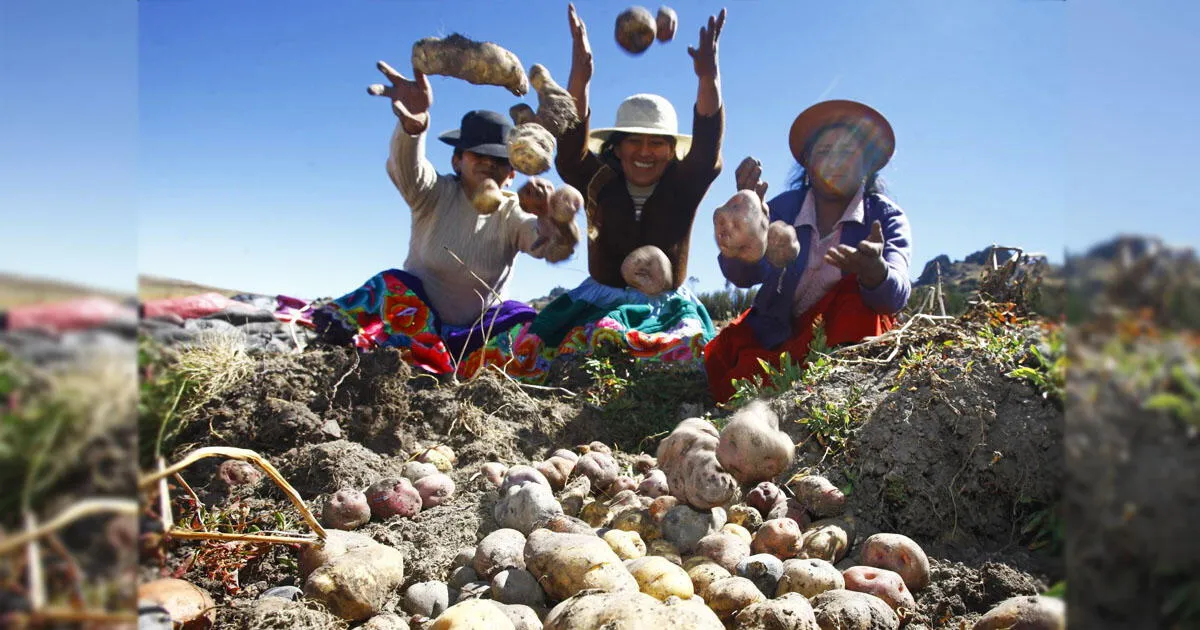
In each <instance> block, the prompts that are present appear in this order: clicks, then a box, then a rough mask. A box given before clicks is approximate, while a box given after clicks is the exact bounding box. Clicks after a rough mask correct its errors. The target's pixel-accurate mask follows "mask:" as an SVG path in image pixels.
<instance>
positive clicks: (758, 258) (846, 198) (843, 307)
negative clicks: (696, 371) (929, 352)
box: [704, 100, 912, 403]
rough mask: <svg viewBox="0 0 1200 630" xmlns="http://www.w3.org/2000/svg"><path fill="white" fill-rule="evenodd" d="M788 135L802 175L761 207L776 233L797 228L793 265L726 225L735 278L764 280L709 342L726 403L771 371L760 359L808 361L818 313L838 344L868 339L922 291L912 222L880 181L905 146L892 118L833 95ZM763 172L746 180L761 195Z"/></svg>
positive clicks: (726, 251) (748, 173)
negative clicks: (740, 383)
mask: <svg viewBox="0 0 1200 630" xmlns="http://www.w3.org/2000/svg"><path fill="white" fill-rule="evenodd" d="M788 143H789V146H790V148H791V152H792V156H793V157H795V159H796V162H797V165H798V174H797V176H796V177H795V178H794V181H793V187H792V189H791V190H788V191H786V192H784V193H781V194H779V195H778V196H776V197H774V198H773V199H771V201H770V202H769V203H767V204H766V207H765V208H764V209H763V211H764V212H767V213H768V220H769V221H770V223H771V230H772V231H773V232H775V233H780V232H781V231H782V232H785V233H794V234H795V241H792V243H793V245H792V251H791V253H790V255H789V256H788V257H787V258H792V259H791V262H786V258H785V259H783V260H780V258H779V256H778V255H776V256H772V255H771V252H768V253H767V254H766V255H764V254H763V251H764V249H765V247H764V243H763V242H762V241H763V238H762V236H761V233H760V232H756V231H754V230H717V246H718V248H719V249H720V251H721V253H720V255H719V256H718V261H719V263H720V266H721V272H722V273H723V274H724V275H725V277H726V278H727V279H728V280H729V281H730V282H732V283H733V284H734V285H736V286H739V287H750V286H753V285H756V284H761V285H762V286H761V287H760V288H759V291H758V295H757V296H756V297H755V300H754V304H753V306H752V307H751V308H750V309H748V310H747V311H746V312H744V313H742V314H741V315H740V316H739V317H738V318H737V319H736V320H734V321H733V323H732V324H730V325H729V326H728V327H726V328H725V329H723V330H722V331H721V333H720V334H719V335H717V336H716V338H714V339H713V340H712V341H711V342H709V344H708V345H707V346H706V347H705V350H704V361H705V369H706V370H707V372H708V382H709V390H710V392H711V393H712V395H713V399H714V400H715V401H716V402H718V403H721V402H725V401H727V400H729V398H730V397H732V396H733V393H734V391H735V390H734V381H737V380H741V379H747V378H754V377H757V376H758V375H760V374H762V365H761V363H760V360H761V361H766V362H768V363H769V364H771V365H773V366H775V367H778V366H779V363H780V356H781V355H782V354H783V353H785V352H786V353H788V354H789V355H790V356H791V357H792V358H793V359H795V360H797V361H803V360H804V359H805V357H807V355H808V350H809V345H810V344H811V342H812V339H813V334H814V329H813V328H814V323H815V322H816V321H817V320H818V318H820V320H821V321H822V322H823V325H824V334H825V338H826V344H827V345H828V346H830V347H833V346H837V345H841V344H845V343H854V342H858V341H861V340H862V339H864V338H866V337H870V336H874V335H879V334H882V333H884V332H886V331H887V330H890V329H891V328H892V327H893V326H894V325H895V322H896V319H895V314H896V313H898V312H899V311H900V310H901V309H903V308H904V306H905V305H906V304H907V303H908V298H909V295H910V294H911V292H912V283H911V280H910V279H909V275H908V266H909V258H910V255H911V233H910V230H909V225H908V219H907V217H905V214H904V211H903V210H901V209H900V207H899V206H897V205H896V204H895V203H894V202H893V201H892V200H891V199H889V198H888V197H887V196H885V191H884V189H883V187H882V185H881V183H880V182H879V171H880V169H882V168H883V167H884V166H885V165H886V164H887V163H888V161H889V160H890V159H891V157H892V153H893V152H894V150H895V146H896V139H895V135H894V133H893V131H892V127H891V125H890V124H889V123H888V121H887V119H885V118H884V117H883V115H882V114H880V113H879V112H877V111H875V110H874V109H872V108H870V107H868V106H866V105H863V104H862V103H856V102H854V101H845V100H835V101H825V102H822V103H818V104H816V105H813V106H812V107H810V108H808V109H807V110H805V111H804V112H802V113H801V114H800V116H799V117H797V118H796V120H795V122H794V123H793V124H792V129H791V134H790V136H789V139H788ZM761 174H762V169H761V166H760V164H759V163H758V161H757V160H754V159H753V158H746V160H744V161H743V162H742V164H741V165H740V166H739V167H738V170H737V183H738V189H739V190H750V191H754V192H755V193H756V194H757V195H758V196H759V198H760V199H761V198H763V197H764V195H765V193H766V189H767V185H766V182H763V181H761V180H760V176H761ZM756 239H757V241H758V242H755V243H751V242H749V241H752V240H756ZM795 245H798V246H799V247H798V250H799V252H798V255H797V254H796V252H795ZM772 247H774V245H772ZM793 256H794V258H793ZM776 265H781V266H776Z"/></svg>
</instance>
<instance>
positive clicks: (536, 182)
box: [517, 177, 578, 464]
mask: <svg viewBox="0 0 1200 630" xmlns="http://www.w3.org/2000/svg"><path fill="white" fill-rule="evenodd" d="M552 194H554V184H551V183H550V182H549V181H547V180H546V179H543V178H541V177H530V178H529V180H528V181H526V182H525V184H524V185H522V186H521V188H520V189H518V190H517V201H518V202H519V203H520V204H521V209H522V210H524V211H525V212H528V213H529V214H532V215H534V216H539V217H540V216H542V215H544V214H547V213H548V212H550V195H552ZM573 454H574V453H572V455H573ZM576 459H578V457H575V458H573V459H570V460H568V461H570V462H571V463H572V464H574V463H575V460H576Z"/></svg>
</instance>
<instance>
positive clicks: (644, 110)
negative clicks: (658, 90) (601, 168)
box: [588, 94, 692, 160]
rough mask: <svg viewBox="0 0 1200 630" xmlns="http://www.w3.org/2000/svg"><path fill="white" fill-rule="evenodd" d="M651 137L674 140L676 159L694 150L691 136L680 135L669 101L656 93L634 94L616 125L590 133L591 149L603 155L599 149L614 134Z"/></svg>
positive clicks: (618, 111) (618, 110)
mask: <svg viewBox="0 0 1200 630" xmlns="http://www.w3.org/2000/svg"><path fill="white" fill-rule="evenodd" d="M617 132H621V133H635V134H648V135H653V136H670V137H672V138H675V156H676V157H678V158H679V159H681V160H682V159H683V157H684V156H686V155H687V154H688V150H689V149H691V148H692V137H691V136H689V135H685V134H681V133H679V118H678V117H676V116H675V108H674V107H672V106H671V103H670V101H668V100H667V99H665V98H663V97H661V96H659V95H657V94H634V95H633V96H630V97H629V98H627V99H625V100H624V101H622V102H621V106H620V107H618V108H617V122H616V124H615V125H613V126H612V127H605V128H603V129H593V130H592V132H591V133H589V134H588V148H590V149H591V150H592V151H593V152H594V153H600V148H601V147H603V146H604V142H605V141H606V140H608V139H609V138H610V137H611V136H612V135H613V134H614V133H617Z"/></svg>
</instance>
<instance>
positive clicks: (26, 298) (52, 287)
mask: <svg viewBox="0 0 1200 630" xmlns="http://www.w3.org/2000/svg"><path fill="white" fill-rule="evenodd" d="M82 297H103V298H108V299H111V300H115V301H118V302H120V301H125V300H131V299H132V298H133V295H132V294H127V293H121V292H119V291H111V290H108V289H98V288H96V287H90V286H87V285H85V284H79V283H74V282H67V281H65V280H59V279H57V278H44V277H40V276H29V275H23V274H15V273H8V272H0V309H7V308H12V307H15V306H23V305H26V304H45V303H48V302H62V301H65V300H71V299H76V298H82Z"/></svg>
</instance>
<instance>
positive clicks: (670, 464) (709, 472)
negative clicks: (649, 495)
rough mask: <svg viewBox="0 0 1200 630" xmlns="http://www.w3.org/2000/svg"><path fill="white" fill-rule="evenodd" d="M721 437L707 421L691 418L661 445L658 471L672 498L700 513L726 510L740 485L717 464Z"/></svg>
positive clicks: (679, 425) (658, 454)
mask: <svg viewBox="0 0 1200 630" xmlns="http://www.w3.org/2000/svg"><path fill="white" fill-rule="evenodd" d="M719 435H720V434H719V433H718V432H717V429H716V427H714V426H713V425H712V423H710V422H708V421H707V420H702V419H700V418H689V419H687V420H684V421H683V422H680V423H679V424H678V425H676V427H675V429H674V430H673V431H671V434H670V435H668V436H667V437H666V438H664V439H663V441H662V442H660V443H659V445H658V451H657V457H658V462H659V468H661V469H662V471H663V472H664V473H666V475H667V485H668V486H669V487H670V489H671V494H672V495H673V496H675V497H676V498H678V499H679V500H680V501H682V502H684V503H687V504H688V505H691V506H692V507H694V508H697V509H701V510H705V509H710V508H714V507H718V506H724V505H727V504H729V503H732V502H733V501H734V499H735V498H736V496H737V492H738V485H737V481H735V480H734V478H733V477H732V476H731V475H730V474H729V473H727V472H726V471H725V469H724V468H722V467H721V464H720V462H718V461H717V456H716V450H717V443H718V436H719ZM722 524H724V523H722Z"/></svg>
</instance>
